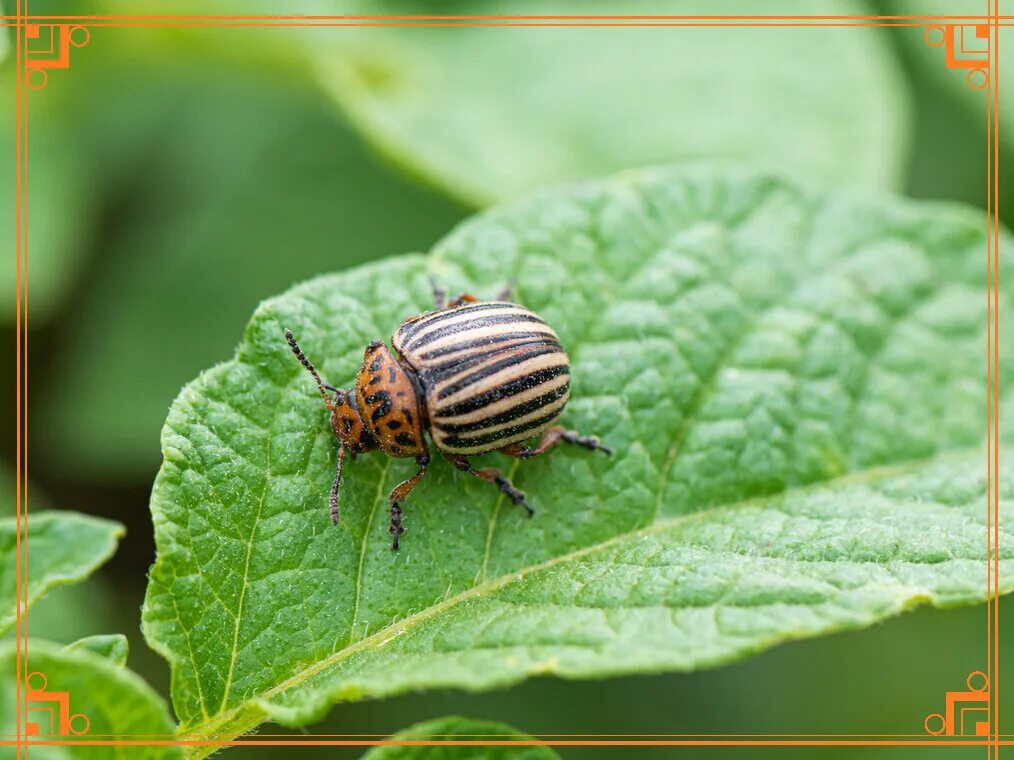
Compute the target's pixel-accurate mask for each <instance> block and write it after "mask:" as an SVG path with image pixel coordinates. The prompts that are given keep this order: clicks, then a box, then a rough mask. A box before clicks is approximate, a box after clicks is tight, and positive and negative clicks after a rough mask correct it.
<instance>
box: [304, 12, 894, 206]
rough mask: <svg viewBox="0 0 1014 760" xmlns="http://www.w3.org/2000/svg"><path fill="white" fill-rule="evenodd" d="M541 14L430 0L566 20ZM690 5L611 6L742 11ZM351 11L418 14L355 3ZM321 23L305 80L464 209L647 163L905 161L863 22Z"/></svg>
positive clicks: (837, 165) (887, 56)
mask: <svg viewBox="0 0 1014 760" xmlns="http://www.w3.org/2000/svg"><path fill="white" fill-rule="evenodd" d="M344 5H348V4H347V3H345V4H344ZM556 5H557V6H558V7H556V8H553V7H552V4H551V5H550V7H547V3H546V2H545V1H544V0H523V1H521V2H519V0H510V2H503V1H502V0H501V1H500V2H490V0H482V2H475V1H472V2H456V3H452V4H450V5H448V4H444V5H443V7H442V9H441V12H442V13H450V14H470V13H471V14H484V15H492V16H497V15H503V14H516V15H539V14H553V13H564V14H572V13H574V8H573V7H567V4H565V3H564V4H560V3H557V4H556ZM704 5H706V6H707V10H706V11H702V10H701V8H702V7H704ZM704 5H702V4H701V3H700V2H689V1H688V0H683V1H682V2H671V1H670V2H667V3H659V2H655V1H649V2H645V1H643V0H641V1H640V2H636V3H631V2H627V3H625V4H624V7H623V10H622V12H623V13H624V14H630V15H638V14H688V13H689V14H693V13H702V12H706V13H709V14H722V13H740V14H742V13H743V12H744V3H742V2H736V1H735V0H732V1H729V0H724V1H723V0H710V2H708V3H706V4H704ZM747 5H748V4H747ZM769 5H770V3H769ZM778 5H779V7H778V9H777V10H776V11H774V12H776V13H784V14H796V15H807V14H827V13H840V14H856V13H863V12H865V10H864V8H863V6H860V5H858V4H857V3H853V2H849V1H846V0H837V1H836V2H831V3H828V2H826V0H795V1H794V2H785V1H783V2H780V3H779V4H778ZM765 7H766V9H767V6H765ZM769 11H770V9H767V10H766V12H769ZM358 12H360V13H364V12H365V13H371V14H377V13H388V14H397V13H415V12H417V10H413V6H412V4H411V3H404V2H384V3H378V2H369V3H365V4H363V3H361V4H360V9H359V11H358ZM580 12H581V13H582V14H589V15H594V14H606V15H609V14H616V13H617V12H618V11H617V8H616V5H615V3H611V2H607V1H606V0H595V1H594V2H588V1H587V0H586V2H583V3H581V6H580ZM748 12H749V11H748ZM331 31H333V32H334V33H335V34H336V35H337V34H341V37H340V44H322V40H321V38H320V36H319V35H313V36H308V38H307V40H308V43H307V47H308V48H309V49H310V51H311V53H312V55H314V56H316V58H317V61H318V68H319V72H320V73H319V77H320V81H321V83H322V84H323V86H324V87H325V88H326V89H327V90H328V92H330V93H331V95H332V96H333V97H334V99H335V101H336V102H337V103H338V104H339V105H341V106H342V108H343V109H344V110H345V112H346V113H347V114H348V115H349V117H350V119H351V120H352V122H353V123H355V124H357V125H358V126H359V128H360V130H361V131H362V132H363V134H365V135H366V136H367V137H368V138H369V139H371V140H372V141H373V142H374V143H375V144H377V146H378V147H379V148H380V149H381V150H382V151H383V152H385V153H386V154H388V155H389V156H390V157H391V158H392V159H393V160H394V161H395V162H397V163H398V164H400V165H402V166H404V167H406V168H408V169H410V170H411V171H413V172H415V173H416V174H418V175H420V176H421V177H423V178H425V179H426V180H428V181H431V182H434V183H436V184H438V185H440V186H441V187H443V188H444V189H445V190H447V191H448V192H450V193H452V194H454V195H456V196H457V197H459V198H462V199H463V200H465V201H467V202H469V203H472V204H475V205H479V206H482V205H485V204H487V203H489V202H492V201H497V200H502V199H507V198H514V197H516V196H518V195H519V194H521V193H523V192H525V191H528V190H531V189H533V188H536V187H542V186H544V185H546V184H548V183H551V182H560V181H563V180H568V179H581V178H586V177H593V176H596V175H599V174H604V173H608V172H613V171H617V170H619V169H625V168H628V167H631V166H643V165H647V164H653V163H659V162H663V161H677V160H687V159H693V160H699V159H702V158H707V159H726V160H739V161H752V162H763V163H764V164H765V165H768V166H774V167H778V168H779V169H780V170H783V171H791V172H794V173H798V175H799V176H804V177H807V178H810V177H813V178H820V179H822V180H824V181H826V182H831V183H856V184H864V185H866V186H869V187H875V188H881V187H895V186H897V185H898V183H899V182H900V180H901V178H902V171H903V169H904V166H905V157H906V150H905V146H906V145H907V141H906V138H907V127H908V99H907V98H908V96H907V92H906V90H905V85H904V82H903V79H902V76H901V71H900V69H899V66H898V63H897V61H896V60H895V59H894V57H893V55H892V54H891V51H890V50H889V48H888V45H887V40H886V36H885V35H882V34H880V33H879V32H880V30H876V29H862V28H849V29H840V28H839V29H834V28H807V29H799V28H790V27H785V28H775V27H771V28H766V29H764V30H763V32H762V33H760V34H758V33H757V32H758V30H757V29H751V28H742V27H740V28H734V27H722V28H718V27H711V28H707V27H693V28H689V27H682V28H679V27H673V26H655V27H643V26H637V25H634V26H630V27H626V28H624V27H614V28H610V29H602V28H587V27H585V28H581V27H576V28H575V27H571V28H562V27H552V26H549V27H546V26H543V27H540V28H534V29H532V28H529V29H511V28H497V27H493V28H489V27H481V26H479V27H469V28H458V27H453V28H431V29H426V30H425V33H420V30H419V29H416V28H399V27H387V28H379V29H363V28H356V29H349V30H344V32H342V30H331ZM329 39H333V37H331V38H329ZM466 62H467V63H466ZM815 72H819V74H816V73H815ZM846 92H847V93H848V94H849V95H848V97H842V93H846Z"/></svg>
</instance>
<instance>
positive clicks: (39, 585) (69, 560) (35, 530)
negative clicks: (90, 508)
mask: <svg viewBox="0 0 1014 760" xmlns="http://www.w3.org/2000/svg"><path fill="white" fill-rule="evenodd" d="M27 523H28V540H29V541H30V542H31V551H30V552H29V553H28V589H27V598H28V605H29V606H31V605H32V604H34V603H35V602H36V601H38V599H39V598H40V597H41V596H42V595H43V594H44V593H46V591H47V590H48V589H50V588H52V587H53V586H58V585H61V584H67V583H76V582H78V581H81V580H84V579H85V578H87V577H88V576H89V575H91V574H92V573H93V572H94V571H95V569H96V568H97V567H99V565H102V564H104V563H105V561H106V560H107V559H109V558H110V557H111V556H112V555H113V552H114V551H116V544H117V542H118V541H119V539H120V538H121V537H122V536H123V526H122V525H120V524H119V523H115V522H112V521H111V520H103V519H101V518H98V517H90V516H88V515H82V514H78V513H76V512H62V511H60V512H58V511H51V512H39V513H33V514H31V515H30V516H29V518H28V521H27ZM17 528H18V526H17V521H16V519H15V518H13V517H8V518H5V519H2V520H0V634H2V633H4V632H6V631H8V630H9V629H10V628H11V627H12V626H13V625H14V622H15V606H16V605H15V603H16V594H15V590H16V579H17V554H16V551H15V549H16V544H17V536H18V530H17ZM23 530H24V525H22V531H23ZM22 538H24V536H23V537H22Z"/></svg>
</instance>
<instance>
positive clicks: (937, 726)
mask: <svg viewBox="0 0 1014 760" xmlns="http://www.w3.org/2000/svg"><path fill="white" fill-rule="evenodd" d="M965 685H966V686H967V687H968V691H949V692H947V697H946V702H945V705H944V714H943V715H941V714H940V713H933V714H932V715H927V716H926V720H924V721H923V727H924V728H925V729H926V733H928V734H932V735H933V736H941V735H943V736H966V735H974V736H989V677H988V676H987V675H986V674H985V673H983V672H982V671H981V670H976V671H973V672H972V673H969V674H968V678H966V679H965ZM966 714H967V715H966ZM966 717H968V718H969V721H968V722H969V729H970V730H969V731H968V733H967V734H966V733H965V718H966Z"/></svg>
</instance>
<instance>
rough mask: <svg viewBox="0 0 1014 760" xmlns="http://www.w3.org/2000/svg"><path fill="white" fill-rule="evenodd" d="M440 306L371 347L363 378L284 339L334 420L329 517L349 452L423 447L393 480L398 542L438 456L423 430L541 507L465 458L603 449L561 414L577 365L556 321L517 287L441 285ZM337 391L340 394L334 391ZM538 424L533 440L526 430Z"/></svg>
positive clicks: (462, 461) (460, 464) (517, 499)
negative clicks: (568, 446)
mask: <svg viewBox="0 0 1014 760" xmlns="http://www.w3.org/2000/svg"><path fill="white" fill-rule="evenodd" d="M433 295H434V302H435V305H434V310H433V311H429V312H426V313H424V314H418V315H416V316H414V317H409V318H408V319H406V320H405V321H404V322H402V324H401V326H400V327H399V328H398V329H397V331H396V332H395V333H394V335H393V336H392V338H391V344H392V345H393V346H394V349H395V351H397V352H398V357H397V358H396V357H395V356H394V354H392V353H391V351H390V350H389V349H388V348H387V346H386V345H384V343H383V341H381V340H375V341H373V342H372V343H370V344H369V345H368V346H367V347H366V351H365V355H364V357H363V364H362V367H361V368H360V369H359V373H358V374H357V375H356V383H355V388H354V389H351V390H345V389H341V388H334V387H332V386H330V385H327V384H326V383H324V381H323V380H321V377H320V375H319V374H318V372H317V370H316V369H315V368H314V366H313V364H311V363H310V360H309V359H307V358H306V355H305V354H304V353H303V351H302V350H301V349H300V347H299V344H297V343H296V339H295V337H294V336H293V334H292V332H291V331H290V330H285V339H286V340H287V341H288V343H289V346H290V347H291V348H292V352H293V353H294V354H295V355H296V357H297V358H298V359H299V361H300V362H301V363H302V365H303V366H304V367H306V369H307V370H308V371H309V372H310V374H311V375H313V379H314V380H315V381H316V383H317V388H318V389H319V390H320V394H321V396H322V397H323V398H324V405H325V406H326V407H327V409H328V411H329V412H330V413H331V428H332V430H333V431H334V434H335V437H336V438H337V439H338V461H337V470H336V472H335V479H334V485H332V487H331V498H330V508H331V520H332V522H334V524H336V525H337V524H338V520H339V508H338V494H339V489H340V487H341V479H342V466H343V465H344V462H345V457H346V456H351V457H352V458H355V456H356V455H357V454H362V453H365V452H367V451H373V450H376V449H380V450H381V451H383V452H384V453H385V454H387V455H388V456H391V457H414V458H415V460H416V463H417V464H418V465H419V471H418V472H417V473H416V474H415V475H413V476H412V477H411V478H409V479H408V480H406V481H405V482H403V483H401V484H399V485H398V486H396V487H395V488H394V490H392V491H391V493H390V496H389V497H388V500H389V502H390V508H391V525H390V533H391V537H392V542H391V548H392V549H397V548H398V539H399V536H401V534H402V533H403V532H404V528H403V527H402V517H403V513H402V509H401V505H402V504H403V503H404V502H405V499H406V498H407V497H408V494H409V492H410V491H411V490H412V489H413V488H414V487H415V486H416V484H417V483H419V481H420V480H422V478H423V476H424V475H425V474H426V470H427V468H428V467H429V464H430V450H429V446H428V445H427V443H426V439H425V437H424V435H423V434H424V432H428V433H429V437H430V439H431V440H432V442H433V446H434V447H435V448H436V449H437V451H439V452H440V453H441V454H442V455H443V456H444V457H446V458H447V459H448V460H450V461H451V463H452V464H453V465H454V466H455V467H457V468H458V469H459V470H461V471H462V472H466V473H468V474H469V475H472V476H474V477H476V478H480V479H482V480H485V481H488V482H490V483H493V484H495V485H496V486H497V488H499V489H500V490H501V491H502V492H503V493H504V495H505V496H506V497H507V498H508V499H510V500H511V502H513V503H514V504H517V505H520V506H522V507H524V508H525V510H527V512H528V514H529V516H531V515H532V514H534V510H533V509H532V507H531V505H529V504H528V502H527V500H526V498H525V494H524V493H523V492H522V491H519V490H518V489H517V488H515V487H514V485H513V484H512V483H511V482H510V481H509V480H508V479H507V478H505V477H504V476H503V473H501V471H500V470H498V469H495V468H492V467H486V468H481V469H475V468H473V467H472V465H471V464H470V463H469V461H468V458H469V457H472V456H477V455H479V454H485V453H487V452H491V451H498V452H501V453H503V454H507V455H508V456H512V457H518V458H519V459H530V458H531V457H535V456H538V455H539V454H543V453H545V452H546V451H548V450H549V449H551V448H553V447H554V446H556V445H557V444H560V443H572V444H576V445H578V446H583V447H585V448H587V449H593V450H599V451H602V452H604V453H606V454H611V453H612V451H611V450H610V449H609V448H607V447H606V446H603V445H602V444H601V443H600V442H599V439H598V438H596V437H594V436H583V435H580V434H579V433H576V432H574V431H571V430H566V429H565V428H563V427H562V426H559V425H554V424H553V423H554V422H556V420H557V418H558V417H559V416H560V414H561V412H563V407H564V405H565V404H566V403H567V399H568V397H569V395H570V366H569V360H568V358H567V354H566V352H565V351H564V350H563V346H562V345H561V344H560V339H559V337H558V336H557V334H556V332H554V330H553V328H552V327H550V326H549V325H547V324H546V322H545V321H544V320H543V319H542V318H541V317H539V316H538V315H536V314H534V313H533V312H531V311H529V310H528V309H526V308H525V307H523V306H519V305H518V304H516V303H513V302H511V300H510V297H511V294H510V290H507V291H505V292H504V293H502V294H501V296H500V297H499V298H498V299H497V300H495V301H480V300H478V299H477V298H475V296H471V295H468V294H467V293H462V294H461V295H459V296H458V297H457V298H454V299H451V301H450V302H448V301H447V297H446V293H445V292H444V291H443V290H440V289H438V288H434V293H433ZM332 393H333V394H334V396H333V397H332V396H331V394H332ZM536 436H541V438H540V440H539V442H538V443H537V444H536V445H535V447H534V448H529V447H528V446H526V445H525V443H524V442H525V441H527V440H529V439H532V438H535V437H536Z"/></svg>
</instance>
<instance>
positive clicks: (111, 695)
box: [0, 639, 183, 760]
mask: <svg viewBox="0 0 1014 760" xmlns="http://www.w3.org/2000/svg"><path fill="white" fill-rule="evenodd" d="M14 663H15V653H14V648H13V647H12V646H10V645H6V646H4V647H3V649H0V679H2V682H3V688H2V689H0V715H2V716H3V718H2V719H0V725H2V726H3V731H4V732H5V733H7V734H8V735H11V734H13V733H14V716H15V714H16V709H15V696H14V683H15V675H14ZM27 672H29V673H41V674H43V676H44V677H45V689H46V690H47V691H50V692H61V691H65V692H67V693H68V696H69V702H70V714H71V715H72V716H77V715H83V716H84V718H85V719H87V732H86V733H85V734H83V735H82V737H81V738H82V739H85V740H87V739H89V738H100V737H106V738H108V737H109V736H110V735H114V736H124V735H129V736H132V737H136V738H137V739H138V740H139V741H141V740H143V739H145V738H150V739H153V740H163V741H164V740H166V739H170V738H172V731H173V723H172V720H170V718H169V714H168V710H167V706H166V704H165V701H164V700H163V699H162V698H161V697H160V696H158V694H156V693H155V691H154V690H153V689H152V688H151V687H150V686H149V685H148V684H147V683H145V682H144V680H143V679H142V678H141V677H140V676H138V675H137V674H135V673H133V672H132V671H130V670H127V669H126V668H123V667H120V666H119V665H117V664H116V663H115V662H112V661H110V660H109V659H107V658H106V657H101V656H99V655H97V654H94V653H92V652H88V651H84V650H77V651H69V650H68V649H64V648H61V647H60V646H59V645H56V644H52V643H50V642H47V641H42V640H36V639H31V640H29V642H28V667H27ZM31 683H32V688H38V687H39V686H40V685H42V681H41V680H40V679H39V677H38V676H32V682H31ZM39 706H40V707H46V706H47V705H45V704H44V703H40V705H39ZM48 707H50V708H52V705H51V704H50V705H48ZM54 712H56V711H55V710H54ZM29 715H30V719H31V720H38V721H39V723H40V726H41V734H42V735H40V739H43V740H46V739H50V740H51V739H52V738H53V736H52V735H53V734H56V733H57V731H58V729H54V728H51V726H50V723H49V722H48V718H47V715H46V713H44V712H42V711H41V710H40V711H38V712H35V711H33V712H31V713H30V714H29ZM85 719H83V718H76V717H74V718H72V722H71V727H72V728H73V729H75V730H80V729H81V728H84V727H86V721H85ZM69 738H70V739H73V738H74V737H73V736H71V737H69ZM182 755H183V753H182V751H181V750H180V748H179V747H172V746H141V745H131V746H124V747H111V746H81V745H73V744H71V745H64V746H38V747H32V749H31V756H32V757H33V758H46V760H49V759H50V758H60V759H61V760H62V759H63V758H74V759H75V760H77V759H78V758H80V759H81V760H93V759H95V760H99V759H101V760H106V759H108V758H127V757H129V758H130V759H131V760H134V759H135V758H145V759H149V758H150V759H151V760H155V759H156V758H158V759H161V758H179V757H182Z"/></svg>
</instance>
